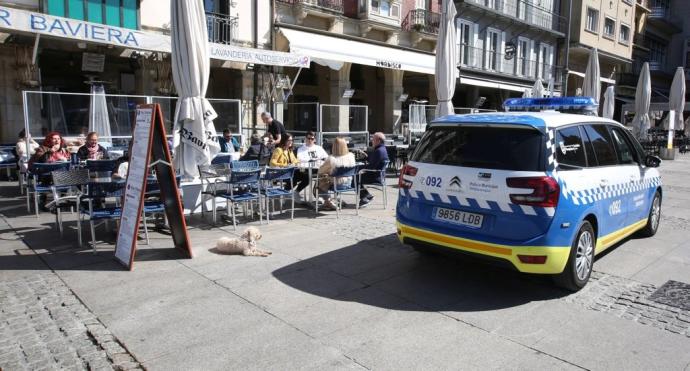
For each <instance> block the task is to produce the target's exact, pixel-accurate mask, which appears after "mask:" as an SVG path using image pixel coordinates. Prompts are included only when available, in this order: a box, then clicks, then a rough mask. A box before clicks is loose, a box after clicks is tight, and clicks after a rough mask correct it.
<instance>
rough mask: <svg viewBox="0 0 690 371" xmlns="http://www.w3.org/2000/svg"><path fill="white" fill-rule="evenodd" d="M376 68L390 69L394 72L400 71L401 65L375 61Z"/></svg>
mask: <svg viewBox="0 0 690 371" xmlns="http://www.w3.org/2000/svg"><path fill="white" fill-rule="evenodd" d="M376 67H383V68H392V69H394V70H400V69H402V63H400V62H392V61H376Z"/></svg>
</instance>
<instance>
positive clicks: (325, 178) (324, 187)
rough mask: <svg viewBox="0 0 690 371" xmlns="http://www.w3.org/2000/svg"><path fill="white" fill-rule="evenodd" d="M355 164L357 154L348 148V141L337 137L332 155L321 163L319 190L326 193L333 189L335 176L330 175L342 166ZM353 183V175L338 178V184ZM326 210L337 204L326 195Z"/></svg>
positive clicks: (324, 205)
mask: <svg viewBox="0 0 690 371" xmlns="http://www.w3.org/2000/svg"><path fill="white" fill-rule="evenodd" d="M353 166H355V155H353V154H352V153H351V152H350V151H349V150H348V149H347V142H345V139H343V138H335V141H334V142H333V148H332V149H331V155H330V156H329V157H328V158H327V159H326V161H325V162H324V163H323V165H321V167H320V168H319V172H318V177H319V183H318V184H319V192H321V193H326V192H328V191H329V190H331V189H333V178H331V177H330V175H331V174H333V172H334V171H335V170H336V169H337V168H340V167H353ZM351 183H352V177H345V178H338V183H337V186H343V185H349V184H351ZM323 208H324V209H325V210H335V209H336V205H335V204H333V202H332V201H331V198H330V197H328V196H326V197H325V200H324V204H323Z"/></svg>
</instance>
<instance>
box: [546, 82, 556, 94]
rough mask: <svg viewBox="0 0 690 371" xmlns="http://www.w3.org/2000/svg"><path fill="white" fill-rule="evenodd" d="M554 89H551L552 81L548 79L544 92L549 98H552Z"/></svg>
mask: <svg viewBox="0 0 690 371" xmlns="http://www.w3.org/2000/svg"><path fill="white" fill-rule="evenodd" d="M554 90H555V89H554V87H553V79H549V85H548V87H547V88H546V91H547V92H548V93H549V97H552V98H553V97H554Z"/></svg>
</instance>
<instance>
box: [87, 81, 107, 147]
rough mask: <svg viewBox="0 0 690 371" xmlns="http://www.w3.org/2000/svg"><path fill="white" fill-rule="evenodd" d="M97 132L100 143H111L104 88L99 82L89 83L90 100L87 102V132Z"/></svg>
mask: <svg viewBox="0 0 690 371" xmlns="http://www.w3.org/2000/svg"><path fill="white" fill-rule="evenodd" d="M92 131H93V132H96V133H98V137H99V138H102V139H100V140H99V141H100V142H101V143H111V144H112V138H111V131H110V118H109V117H108V102H106V100H105V88H104V87H103V85H101V84H96V83H93V84H91V102H90V104H89V132H92Z"/></svg>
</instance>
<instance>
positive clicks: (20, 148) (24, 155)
mask: <svg viewBox="0 0 690 371" xmlns="http://www.w3.org/2000/svg"><path fill="white" fill-rule="evenodd" d="M26 139H27V138H26V132H25V131H24V130H22V131H20V132H19V140H17V145H16V147H15V150H16V151H17V157H18V158H19V171H21V172H22V173H26V171H27V162H28V161H29V158H30V157H31V156H32V155H33V154H34V153H36V150H37V149H38V147H39V145H38V143H36V141H35V140H34V139H33V138H31V140H30V141H27V140H26Z"/></svg>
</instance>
